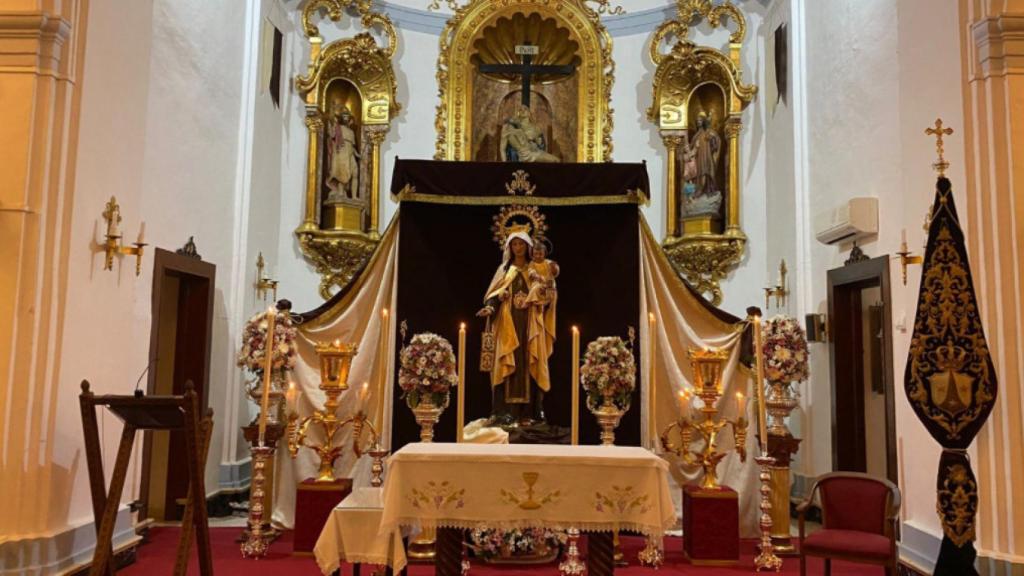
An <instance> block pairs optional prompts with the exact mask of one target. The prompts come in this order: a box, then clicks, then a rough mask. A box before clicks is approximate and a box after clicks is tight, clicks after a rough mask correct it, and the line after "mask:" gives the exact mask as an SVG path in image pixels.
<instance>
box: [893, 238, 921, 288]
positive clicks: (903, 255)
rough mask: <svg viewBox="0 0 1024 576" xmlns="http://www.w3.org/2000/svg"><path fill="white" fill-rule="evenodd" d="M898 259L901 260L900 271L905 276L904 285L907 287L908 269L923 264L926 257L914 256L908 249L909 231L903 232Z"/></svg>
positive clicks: (897, 254)
mask: <svg viewBox="0 0 1024 576" xmlns="http://www.w3.org/2000/svg"><path fill="white" fill-rule="evenodd" d="M895 257H896V258H899V259H900V269H901V271H902V275H903V285H904V286H906V285H907V267H908V266H910V265H912V264H921V263H922V262H924V257H922V256H920V255H917V254H914V253H913V252H911V251H910V249H909V248H908V247H907V231H906V230H904V231H903V241H902V242H900V250H899V252H897V253H896V256H895Z"/></svg>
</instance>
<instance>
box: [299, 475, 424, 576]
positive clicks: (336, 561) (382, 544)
mask: <svg viewBox="0 0 1024 576" xmlns="http://www.w3.org/2000/svg"><path fill="white" fill-rule="evenodd" d="M382 511H383V500H382V499H381V489H380V488H356V489H355V490H353V491H352V493H351V494H349V495H348V496H347V497H346V498H345V499H344V500H342V501H341V504H338V506H337V507H336V508H335V509H334V510H332V511H331V515H330V516H329V517H328V518H327V522H326V523H325V524H324V527H323V530H322V531H321V532H320V537H319V538H318V539H317V541H316V547H315V548H314V549H313V554H314V555H315V556H316V562H317V564H319V566H320V571H321V572H322V573H324V574H332V573H333V572H334V571H335V570H337V569H338V568H339V567H340V566H341V562H349V563H350V564H377V565H382V566H388V567H390V568H391V569H392V573H398V572H400V571H401V570H402V568H405V565H406V558H405V548H404V546H403V545H402V535H401V533H399V531H398V530H393V531H392V532H391V533H389V534H387V535H385V536H381V535H379V534H378V533H377V530H376V528H377V526H380V519H381V513H382Z"/></svg>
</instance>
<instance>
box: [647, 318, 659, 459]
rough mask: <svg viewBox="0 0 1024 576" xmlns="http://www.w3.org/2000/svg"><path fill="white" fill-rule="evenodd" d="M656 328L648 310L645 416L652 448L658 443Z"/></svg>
mask: <svg viewBox="0 0 1024 576" xmlns="http://www.w3.org/2000/svg"><path fill="white" fill-rule="evenodd" d="M656 329H657V326H656V320H655V318H654V312H648V313H647V338H649V339H650V342H651V344H650V347H649V348H650V350H649V352H648V355H649V356H650V359H649V360H648V362H650V371H651V373H650V384H649V385H648V388H647V390H648V394H649V395H650V398H651V401H650V403H649V404H648V408H649V409H648V413H647V418H648V420H649V421H650V438H651V447H652V448H657V443H658V442H657V438H658V402H657V393H658V387H657V386H656V385H655V382H656V378H655V372H656V369H657V367H656V365H655V361H654V359H655V355H656V352H657V350H658V337H657V330H656Z"/></svg>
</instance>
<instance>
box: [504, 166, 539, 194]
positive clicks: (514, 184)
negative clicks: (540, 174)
mask: <svg viewBox="0 0 1024 576" xmlns="http://www.w3.org/2000/svg"><path fill="white" fill-rule="evenodd" d="M505 190H506V191H507V192H508V193H509V194H511V195H513V196H515V194H516V192H522V193H523V194H526V195H527V196H533V193H534V192H536V190H537V186H536V185H534V184H531V183H530V174H529V173H528V172H527V171H526V170H516V171H515V172H513V173H512V181H511V182H509V183H507V184H505Z"/></svg>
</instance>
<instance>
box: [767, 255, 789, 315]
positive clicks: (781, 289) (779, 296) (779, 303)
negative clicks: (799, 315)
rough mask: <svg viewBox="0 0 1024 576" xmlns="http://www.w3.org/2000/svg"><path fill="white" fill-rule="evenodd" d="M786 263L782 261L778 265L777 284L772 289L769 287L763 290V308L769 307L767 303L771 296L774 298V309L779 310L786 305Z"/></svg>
mask: <svg viewBox="0 0 1024 576" xmlns="http://www.w3.org/2000/svg"><path fill="white" fill-rule="evenodd" d="M787 272H788V270H787V269H786V261H785V260H783V261H782V262H781V263H779V282H778V284H776V285H775V286H774V287H772V286H769V287H767V288H765V289H764V307H765V308H768V307H769V301H770V300H771V298H772V296H774V297H775V307H776V308H781V307H783V306H785V305H786V296H787V295H788V294H789V290H786V273H787Z"/></svg>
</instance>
